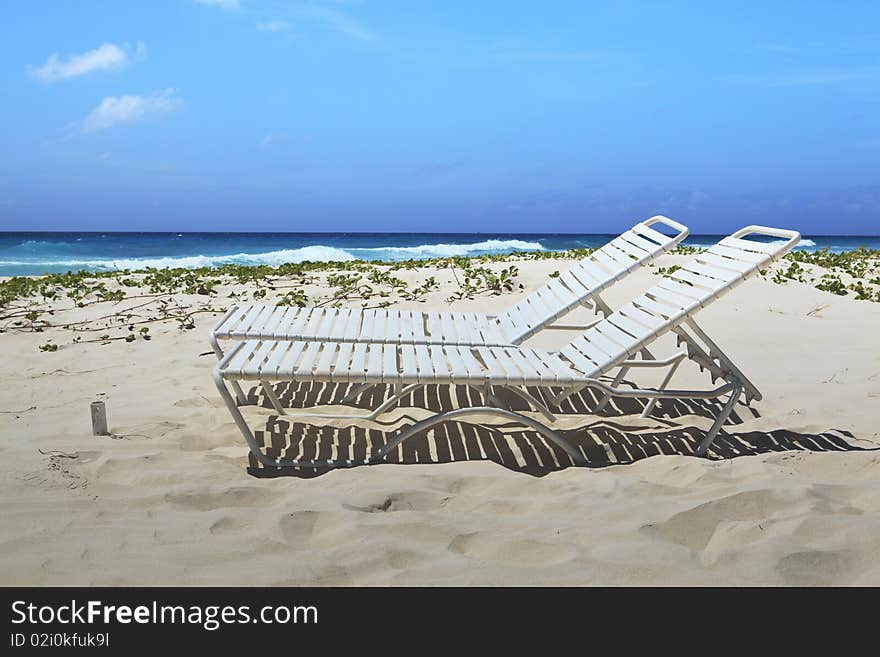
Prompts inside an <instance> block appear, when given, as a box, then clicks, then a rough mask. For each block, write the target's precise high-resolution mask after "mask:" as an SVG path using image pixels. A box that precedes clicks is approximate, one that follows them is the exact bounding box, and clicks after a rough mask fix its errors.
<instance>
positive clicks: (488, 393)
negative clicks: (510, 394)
mask: <svg viewBox="0 0 880 657" xmlns="http://www.w3.org/2000/svg"><path fill="white" fill-rule="evenodd" d="M482 392H483V397H484V398H485V399H486V401H488V402H491V403H493V404H494V405H495V406H497V407H498V408H507V404H505V403H504V402H503V401H501V400H500V399H498V397H496V396H495V393H493V392H492V386H491V385H490V384H489V383H484V384H483V390H482Z"/></svg>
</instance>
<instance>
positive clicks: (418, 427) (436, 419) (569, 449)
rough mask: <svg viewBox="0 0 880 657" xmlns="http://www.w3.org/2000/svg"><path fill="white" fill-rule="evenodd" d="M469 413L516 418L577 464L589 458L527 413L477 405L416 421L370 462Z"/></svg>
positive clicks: (582, 463)
mask: <svg viewBox="0 0 880 657" xmlns="http://www.w3.org/2000/svg"><path fill="white" fill-rule="evenodd" d="M468 415H498V416H500V417H503V418H507V419H510V420H515V421H516V422H519V423H520V424H522V425H524V426H526V427H529V428H530V429H534V430H535V431H537V432H538V433H540V434H541V435H542V436H544V437H545V438H546V439H547V440H549V441H550V442H552V443H553V444H554V445H557V446H558V447H560V448H561V449H562V450H563V451H565V453H566V454H568V455H569V456H570V457H571V460H572V461H573V462H574V463H575V465H586V464H587V460H586V458H585V457H584V455H583V453H582V452H581V451H580V450H579V449H577V448H576V447H574V446H573V445H572V444H571V443H569V442H567V441H566V440H565V439H564V438H563V437H562V436H560V435H559V434H558V433H556V432H555V431H553V430H552V429H551V428H550V427H548V426H547V425H545V424H542V423H541V422H538V421H537V420H533V419H532V418H530V417H528V416H527V415H520V414H519V413H515V412H514V411H508V410H506V409H502V408H492V407H491V406H476V407H473V408H459V409H456V410H454V411H447V412H446V413H440V414H439V415H435V416H433V417H429V418H427V419H425V420H421V421H420V422H416V423H415V424H413V425H412V426H410V427H408V428H406V429H404V430H403V431H401V432H400V433H399V434H397V435H396V436H395V437H394V438H392V439H391V440H389V441H388V443H387V444H386V445H385V446H384V447H382V448H381V449H380V450H378V451H377V452H376V454H375V455H373V457H372V458H370V459H369V462H370V463H376V462H377V461H379V460H381V459H382V458H384V457H385V456H386V455H387V454H388V453H389V452H391V450H393V449H396V448H397V446H398V445H399V444H400V443H402V442H403V441H404V440H406V439H407V438H409V437H410V436H412V435H414V434H416V433H418V432H420V431H422V430H424V429H427V428H428V427H432V426H434V425H435V424H441V423H442V422H447V421H449V420H455V419H458V418H461V417H465V416H468Z"/></svg>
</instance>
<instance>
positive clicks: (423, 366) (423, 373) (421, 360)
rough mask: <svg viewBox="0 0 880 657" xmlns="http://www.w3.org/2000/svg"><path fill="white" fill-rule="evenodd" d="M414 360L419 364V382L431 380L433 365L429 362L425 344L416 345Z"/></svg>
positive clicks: (432, 377)
mask: <svg viewBox="0 0 880 657" xmlns="http://www.w3.org/2000/svg"><path fill="white" fill-rule="evenodd" d="M416 362H417V363H418V366H419V383H431V382H433V381H434V366H433V365H432V364H431V356H430V355H429V354H428V347H427V346H426V345H423V344H417V345H416Z"/></svg>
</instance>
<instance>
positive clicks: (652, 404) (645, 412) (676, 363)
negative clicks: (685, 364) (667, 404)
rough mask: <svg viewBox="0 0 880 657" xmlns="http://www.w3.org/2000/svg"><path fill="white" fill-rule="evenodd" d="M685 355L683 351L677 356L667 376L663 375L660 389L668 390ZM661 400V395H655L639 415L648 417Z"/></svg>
mask: <svg viewBox="0 0 880 657" xmlns="http://www.w3.org/2000/svg"><path fill="white" fill-rule="evenodd" d="M685 356H687V354H685V353H681V354H679V355H678V356H677V358H676V359H675V361H674V362H673V363H672V365H671V366H670V367H669V371H668V372H667V373H666V376H665V377H663V381H662V382H661V383H660V387H659V388H658V390H666V386H667V385H669V381H670V380H671V379H672V375H673V374H675V370H677V369H678V366H679V365H681V361H682V360H683V359H684V357H685ZM659 401H660V398H659V397H654V398H653V399H651V400H650V401H648V405H647V406H645V410H643V411H642V413H641V415H639V417H648V416H649V415H650V414H651V411H653V410H654V407H655V406H656V405H657V403H658V402H659Z"/></svg>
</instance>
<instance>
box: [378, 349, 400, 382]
mask: <svg viewBox="0 0 880 657" xmlns="http://www.w3.org/2000/svg"><path fill="white" fill-rule="evenodd" d="M382 380H383V381H384V382H385V383H392V382H397V381H399V380H400V372H399V371H398V368H397V347H395V346H394V345H391V344H386V345H385V346H384V347H383V349H382Z"/></svg>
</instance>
